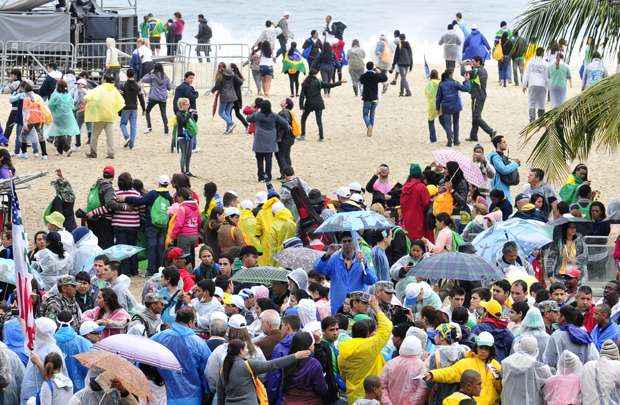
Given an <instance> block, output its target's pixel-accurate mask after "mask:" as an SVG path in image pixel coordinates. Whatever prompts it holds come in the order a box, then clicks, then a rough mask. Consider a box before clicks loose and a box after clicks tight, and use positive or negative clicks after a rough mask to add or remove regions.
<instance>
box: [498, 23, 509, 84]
mask: <svg viewBox="0 0 620 405" xmlns="http://www.w3.org/2000/svg"><path fill="white" fill-rule="evenodd" d="M499 45H500V46H501V48H502V54H503V58H502V59H501V60H500V61H498V64H499V83H500V85H501V86H502V87H506V83H507V82H508V76H509V72H508V69H509V68H510V60H511V59H510V50H511V49H512V42H511V41H510V39H509V38H508V32H504V33H503V34H502V36H501V38H500V39H499Z"/></svg>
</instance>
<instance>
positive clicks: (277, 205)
mask: <svg viewBox="0 0 620 405" xmlns="http://www.w3.org/2000/svg"><path fill="white" fill-rule="evenodd" d="M284 209H286V207H285V206H284V204H282V202H281V201H278V202H277V203H275V204H273V205H272V206H271V211H272V212H273V213H274V214H277V213H278V212H280V211H282V210H284Z"/></svg>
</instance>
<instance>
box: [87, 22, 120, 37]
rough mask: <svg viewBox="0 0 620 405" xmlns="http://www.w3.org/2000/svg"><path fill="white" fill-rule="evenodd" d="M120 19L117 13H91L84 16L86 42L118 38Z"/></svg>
mask: <svg viewBox="0 0 620 405" xmlns="http://www.w3.org/2000/svg"><path fill="white" fill-rule="evenodd" d="M118 19H119V17H118V16H116V15H112V16H109V15H89V16H86V17H85V18H84V33H85V39H86V42H100V41H105V39H106V38H118Z"/></svg>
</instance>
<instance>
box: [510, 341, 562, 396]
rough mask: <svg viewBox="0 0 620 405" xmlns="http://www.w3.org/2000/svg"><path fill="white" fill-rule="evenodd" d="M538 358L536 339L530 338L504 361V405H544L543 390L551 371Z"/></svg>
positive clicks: (518, 345) (520, 343)
mask: <svg viewBox="0 0 620 405" xmlns="http://www.w3.org/2000/svg"><path fill="white" fill-rule="evenodd" d="M537 357H538V343H537V342H536V338H534V337H533V336H528V337H525V338H522V339H521V340H520V342H519V343H518V344H517V345H516V349H515V353H514V354H511V355H510V356H508V357H506V358H505V359H504V360H503V361H502V405H523V404H527V405H543V394H542V388H543V386H544V384H545V381H546V380H547V378H549V377H551V370H550V369H549V366H547V365H546V364H543V363H541V362H539V361H538V360H536V358H537Z"/></svg>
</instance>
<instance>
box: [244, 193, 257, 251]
mask: <svg viewBox="0 0 620 405" xmlns="http://www.w3.org/2000/svg"><path fill="white" fill-rule="evenodd" d="M253 208H254V204H253V203H252V200H243V201H241V209H240V211H241V215H240V216H239V229H241V233H243V239H244V240H245V243H246V245H250V246H254V247H255V248H256V249H257V250H258V251H261V249H262V246H261V244H260V241H259V240H258V238H257V237H256V217H255V216H254V213H253V212H252V209H253Z"/></svg>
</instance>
